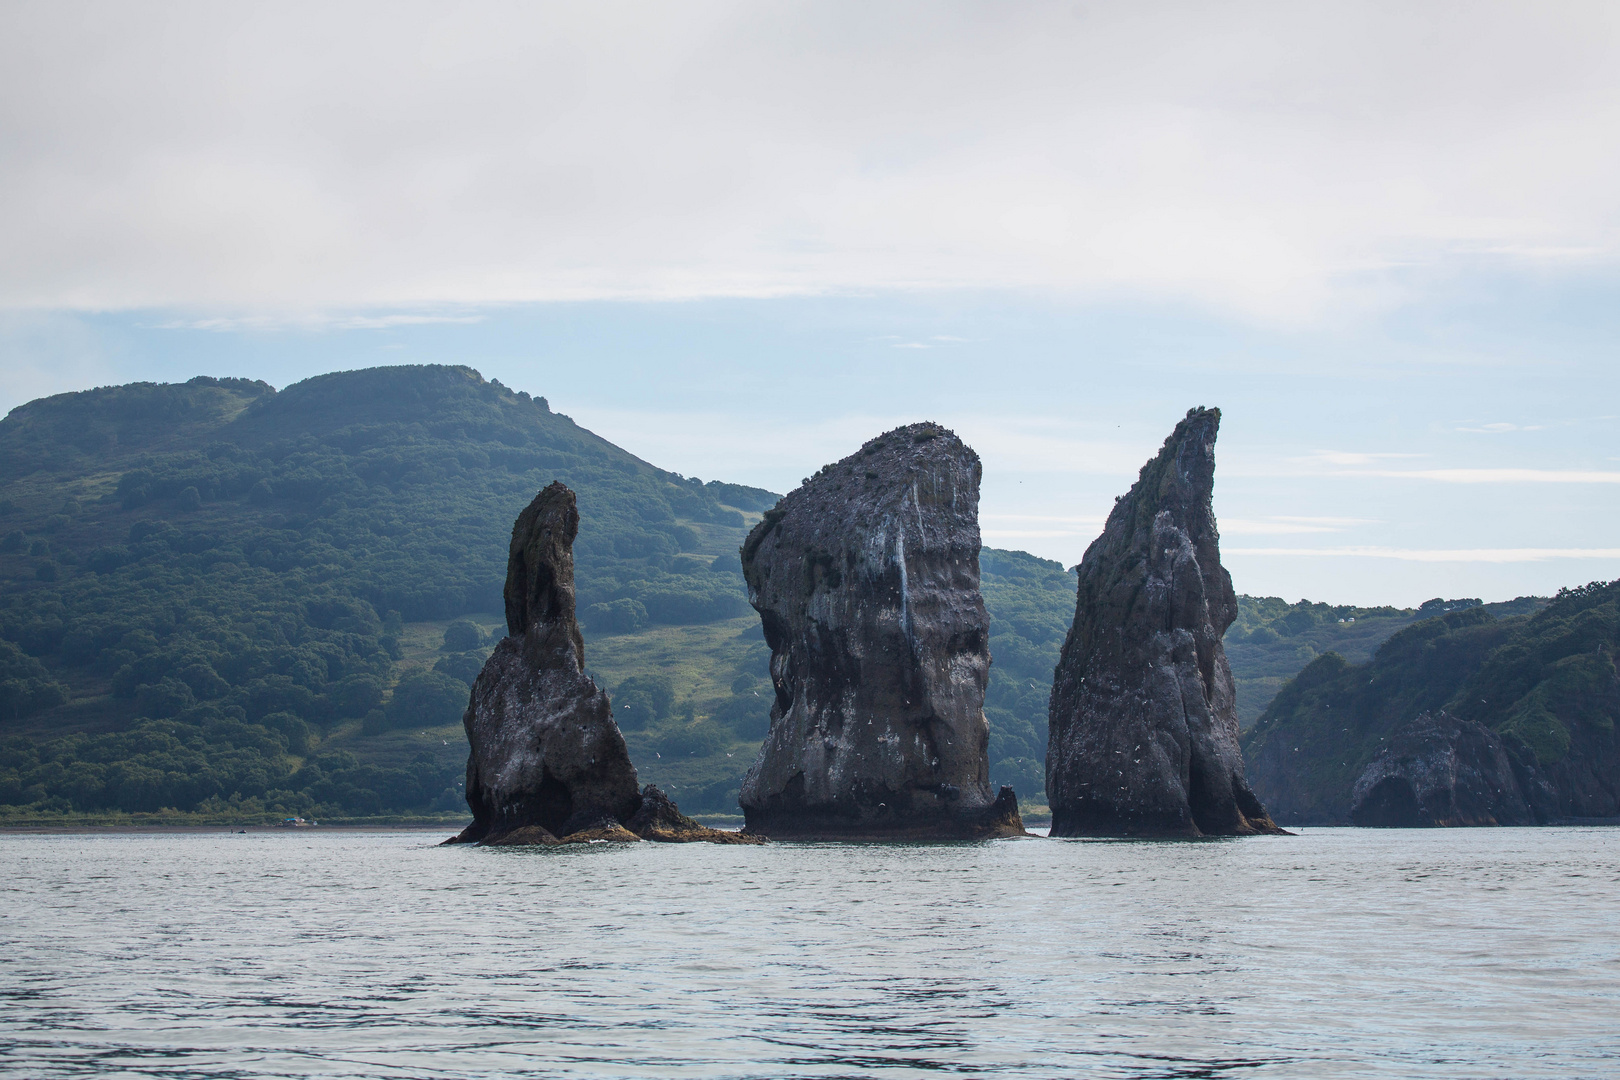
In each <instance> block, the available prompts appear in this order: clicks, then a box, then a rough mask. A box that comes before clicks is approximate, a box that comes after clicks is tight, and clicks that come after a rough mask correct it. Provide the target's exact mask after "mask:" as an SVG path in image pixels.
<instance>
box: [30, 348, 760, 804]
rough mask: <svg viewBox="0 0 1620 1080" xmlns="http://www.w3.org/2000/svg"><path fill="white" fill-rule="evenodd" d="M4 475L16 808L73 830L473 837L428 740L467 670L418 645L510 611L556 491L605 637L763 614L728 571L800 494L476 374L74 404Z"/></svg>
mask: <svg viewBox="0 0 1620 1080" xmlns="http://www.w3.org/2000/svg"><path fill="white" fill-rule="evenodd" d="M0 476H3V477H4V482H3V486H0V597H3V609H0V641H3V644H0V710H3V712H0V718H3V723H4V727H3V728H0V732H3V735H4V738H5V743H4V759H3V763H0V804H4V805H10V806H32V807H37V808H40V809H57V810H67V809H70V808H71V809H78V810H101V809H111V808H119V809H124V810H132V811H133V810H156V809H158V808H160V807H178V808H182V809H190V808H193V807H197V806H207V807H213V808H215V809H216V810H218V809H219V807H220V806H221V804H223V803H229V802H230V801H231V800H233V799H234V800H237V801H239V802H245V803H248V804H250V808H251V809H257V808H259V807H263V808H265V809H266V810H267V811H277V812H279V811H282V810H285V811H287V812H289V813H290V812H303V813H314V812H324V813H327V814H329V815H330V814H338V813H347V814H368V813H379V812H384V811H404V810H418V811H422V810H427V809H437V810H445V811H455V810H457V809H459V806H460V795H459V794H458V792H457V787H456V785H457V782H458V778H459V775H460V771H461V768H462V766H463V763H464V761H465V756H464V755H465V750H464V747H460V746H456V745H454V740H452V739H450V738H449V737H448V732H447V731H443V730H441V731H439V734H440V735H443V736H444V737H432V736H430V735H428V734H426V731H427V729H453V726H454V725H455V723H456V720H457V718H458V717H459V714H460V711H461V709H462V707H463V706H464V704H465V699H466V689H467V688H466V682H465V681H464V678H465V677H466V676H467V674H468V673H467V669H466V665H465V664H460V665H457V664H454V663H452V664H450V665H434V666H436V667H439V668H440V670H434V667H430V666H428V665H426V664H420V663H418V664H414V665H413V664H410V663H405V664H402V663H401V662H400V661H401V660H403V659H405V654H404V651H403V645H402V637H403V636H404V635H405V633H406V629H405V628H406V627H407V626H408V625H412V624H419V623H421V622H423V621H425V620H445V619H448V618H450V617H453V616H456V615H459V614H463V613H469V612H480V611H490V610H495V609H498V608H499V605H500V587H501V583H502V581H503V580H504V575H505V559H506V541H507V536H508V534H509V532H510V529H511V522H512V518H513V517H514V515H515V514H516V511H517V509H519V508H521V507H522V506H523V505H524V504H525V503H526V502H527V501H528V500H529V499H530V498H532V496H533V494H534V491H535V490H536V489H537V488H538V487H540V486H542V485H543V484H545V483H547V482H549V481H550V480H552V479H561V480H563V481H564V482H565V483H567V484H569V485H570V486H571V487H573V488H574V489H575V490H576V491H577V492H578V495H579V505H580V510H581V513H582V517H583V521H584V523H583V525H582V528H581V530H580V536H579V541H578V544H577V546H576V554H577V557H578V564H579V584H580V590H579V591H580V609H581V612H582V615H583V618H584V621H585V623H586V625H587V627H588V628H589V629H590V630H592V631H599V632H608V631H613V630H629V629H634V628H637V627H641V626H657V625H669V624H692V623H706V622H712V621H715V620H721V619H734V618H737V617H738V616H741V615H743V614H745V613H747V612H748V611H749V608H748V606H747V602H746V600H745V598H744V596H743V593H742V586H741V578H740V576H739V575H738V574H737V573H735V572H733V571H732V570H731V568H730V563H731V562H735V555H734V552H735V549H736V546H737V544H738V543H739V542H740V540H741V537H742V536H743V534H744V532H745V527H746V524H747V519H748V516H749V515H757V513H758V511H760V510H761V509H763V508H764V507H766V506H769V505H770V504H771V503H773V502H774V501H775V498H776V496H774V495H772V494H771V493H769V492H765V491H761V490H759V489H754V488H745V487H740V486H736V485H729V484H722V483H709V484H704V483H702V482H700V481H698V480H695V479H686V478H683V477H680V476H678V475H675V474H673V473H668V472H664V471H662V470H660V469H657V468H654V467H653V466H651V465H649V464H647V463H646V462H643V461H640V460H638V459H637V458H635V457H633V456H632V455H630V454H628V453H626V452H625V451H623V450H621V449H619V448H618V447H616V446H614V445H612V444H611V443H608V442H606V441H605V440H603V439H600V438H598V437H597V436H595V435H593V434H591V433H590V432H588V431H585V430H584V429H582V428H580V427H578V426H577V425H575V424H574V423H573V422H572V421H571V420H569V419H568V418H567V417H565V416H560V415H557V414H554V413H552V412H551V411H550V410H549V408H548V407H547V404H546V402H545V400H544V399H543V398H536V399H531V398H530V397H529V396H528V395H527V394H522V393H514V392H512V391H510V390H508V389H506V388H505V387H502V386H500V385H499V384H496V383H491V382H486V381H485V380H484V379H483V378H481V377H480V376H479V375H478V373H477V372H474V371H472V370H470V369H467V368H455V367H420V368H396V369H375V370H370V371H360V372H348V373H343V374H336V375H326V376H321V377H319V378H315V379H310V380H307V381H305V382H302V383H299V384H297V385H294V386H290V387H288V388H287V389H285V390H283V391H281V392H280V393H276V392H274V391H273V390H272V389H271V388H270V387H269V386H267V385H265V384H263V383H255V382H248V381H245V380H234V379H208V378H200V379H194V380H192V381H191V382H189V383H186V384H184V385H152V384H137V385H133V386H124V387H110V388H104V389H100V390H93V391H88V392H85V393H81V394H66V395H61V396H58V397H54V398H48V399H44V400H41V401H36V402H32V403H30V404H28V405H25V406H22V407H21V408H18V409H15V410H13V411H12V413H11V414H10V415H9V416H8V417H6V419H5V420H4V421H3V422H0ZM451 644H452V645H460V646H462V648H463V649H467V648H469V647H470V648H471V649H474V650H476V649H478V648H481V647H482V646H483V644H484V643H483V642H482V641H480V642H478V643H476V644H474V643H471V642H469V641H466V640H465V639H463V640H460V641H452V642H451ZM456 655H457V656H463V657H464V656H465V655H466V653H464V652H462V653H457V654H456ZM407 731H414V732H419V733H422V734H421V735H420V737H418V738H416V739H415V740H414V741H412V740H406V739H405V738H404V737H403V734H402V733H404V732H407ZM390 736H392V737H390ZM457 738H459V736H457ZM417 744H419V745H417ZM221 812H223V811H221Z"/></svg>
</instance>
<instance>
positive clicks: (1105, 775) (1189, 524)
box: [1046, 409, 1282, 836]
mask: <svg viewBox="0 0 1620 1080" xmlns="http://www.w3.org/2000/svg"><path fill="white" fill-rule="evenodd" d="M1220 419H1221V414H1220V410H1218V409H1192V410H1189V411H1188V413H1187V415H1186V418H1185V419H1183V420H1182V421H1181V422H1180V423H1179V424H1177V425H1176V429H1175V431H1174V432H1172V433H1171V435H1170V437H1169V438H1168V439H1166V440H1165V442H1164V446H1163V448H1162V449H1161V450H1160V451H1159V453H1158V455H1157V456H1156V457H1155V458H1154V459H1153V460H1152V461H1149V462H1148V463H1147V464H1146V465H1144V466H1142V471H1141V474H1140V476H1139V477H1138V479H1137V482H1136V484H1135V485H1134V486H1133V487H1132V488H1131V490H1130V492H1129V493H1128V494H1126V495H1125V496H1124V497H1123V498H1121V499H1119V500H1118V501H1117V502H1116V503H1115V504H1114V509H1113V511H1112V512H1111V513H1110V514H1109V515H1108V521H1107V524H1106V525H1105V526H1104V528H1103V533H1102V535H1101V536H1099V537H1098V538H1097V539H1096V540H1095V541H1093V542H1092V544H1091V546H1090V547H1088V548H1087V549H1086V553H1085V556H1084V558H1083V559H1082V560H1081V562H1080V568H1079V583H1078V592H1077V595H1076V599H1075V615H1074V624H1073V626H1071V627H1070V629H1069V634H1068V637H1067V638H1066V639H1065V640H1064V642H1063V651H1062V653H1061V655H1060V658H1059V660H1058V666H1057V671H1056V673H1055V676H1054V678H1053V682H1052V697H1051V712H1050V717H1049V722H1050V733H1051V734H1050V741H1049V743H1048V749H1047V755H1046V793H1047V800H1048V802H1049V803H1050V804H1051V807H1052V829H1051V835H1053V836H1205V835H1219V836H1244V835H1253V834H1256V833H1279V832H1282V830H1281V829H1279V828H1278V827H1277V825H1276V824H1275V823H1274V822H1273V821H1272V820H1271V818H1270V816H1269V815H1268V814H1267V813H1266V810H1265V807H1264V806H1262V805H1261V804H1260V800H1259V799H1258V798H1256V797H1255V794H1254V792H1253V791H1252V790H1251V789H1250V787H1249V783H1248V780H1247V779H1246V778H1245V776H1244V770H1243V755H1242V753H1241V751H1240V750H1239V749H1238V721H1237V708H1236V705H1237V696H1236V691H1235V688H1234V685H1233V682H1232V671H1231V668H1230V667H1228V665H1227V661H1226V652H1225V650H1224V649H1223V648H1222V646H1221V636H1222V635H1223V634H1225V633H1226V629H1227V627H1229V626H1231V625H1232V622H1233V620H1234V619H1235V618H1236V617H1237V597H1236V595H1235V594H1234V592H1233V591H1232V578H1231V575H1229V574H1228V573H1227V572H1226V569H1225V568H1224V567H1223V566H1222V565H1221V556H1220V534H1219V533H1218V532H1217V530H1216V526H1215V513H1214V509H1213V507H1212V503H1211V498H1212V494H1213V490H1214V483H1215V436H1216V432H1217V431H1218V429H1219V427H1220Z"/></svg>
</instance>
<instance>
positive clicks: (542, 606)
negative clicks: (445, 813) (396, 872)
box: [445, 483, 759, 847]
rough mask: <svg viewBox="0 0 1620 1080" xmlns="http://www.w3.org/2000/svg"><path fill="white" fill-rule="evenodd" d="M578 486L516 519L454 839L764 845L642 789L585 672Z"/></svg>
mask: <svg viewBox="0 0 1620 1080" xmlns="http://www.w3.org/2000/svg"><path fill="white" fill-rule="evenodd" d="M578 534H579V510H578V509H577V508H576V507H575V505H574V493H573V492H572V491H569V490H568V488H566V487H564V486H563V485H562V484H561V483H554V484H552V485H551V486H550V487H548V488H546V489H545V490H543V491H541V492H540V494H538V495H536V496H535V497H534V501H533V502H531V503H530V504H529V505H528V507H527V508H526V509H525V510H524V511H523V513H521V514H519V515H518V519H517V521H516V523H515V524H513V526H512V544H511V547H510V548H509V549H508V552H507V562H506V629H507V637H506V638H504V639H503V640H502V641H501V643H500V644H499V645H497V646H496V647H495V651H494V653H493V654H491V655H490V658H489V660H488V661H486V662H485V664H484V669H483V670H482V671H481V672H479V674H478V679H477V681H476V682H475V683H474V684H473V690H472V699H471V701H470V702H469V703H468V705H467V712H466V713H465V715H464V716H463V717H462V723H463V724H465V725H466V728H467V742H468V743H469V744H471V746H472V752H471V753H470V754H469V755H468V757H467V805H468V806H470V807H472V812H473V822H472V824H471V825H469V826H467V828H465V829H464V830H462V832H461V833H460V835H458V836H455V837H452V838H451V839H450V840H447V841H445V842H446V843H449V844H466V843H483V844H488V845H491V846H499V847H513V846H522V845H554V844H587V843H596V842H599V841H608V842H615V843H632V842H635V841H637V840H642V839H647V840H659V841H663V842H666V843H684V842H691V841H706V842H708V843H715V844H739V843H743V844H746V843H758V842H759V840H758V839H757V838H752V837H748V838H743V837H740V836H739V834H737V833H728V832H722V831H720V830H718V829H709V828H705V827H704V826H702V825H699V824H698V823H697V822H695V821H693V820H692V819H691V818H689V817H687V816H685V815H684V814H682V813H681V812H680V810H679V809H677V808H676V806H675V804H674V803H673V802H671V801H670V799H669V797H668V796H667V795H665V794H664V793H663V792H661V791H659V790H658V789H657V788H656V787H653V786H652V785H651V784H648V785H647V790H646V791H645V792H639V791H637V790H636V769H635V766H634V765H632V764H630V754H629V752H628V751H627V750H626V748H625V744H624V736H623V735H622V734H621V733H620V731H619V726H618V725H617V724H615V723H614V722H613V706H612V705H611V704H610V703H609V701H608V696H607V694H606V692H604V691H603V690H602V689H601V688H600V687H598V686H597V685H596V683H595V682H594V681H592V680H591V679H589V678H587V677H586V675H585V673H584V672H585V642H584V639H583V638H582V637H581V636H580V632H579V623H578V622H577V621H576V619H575V617H574V537H575V536H577V535H578Z"/></svg>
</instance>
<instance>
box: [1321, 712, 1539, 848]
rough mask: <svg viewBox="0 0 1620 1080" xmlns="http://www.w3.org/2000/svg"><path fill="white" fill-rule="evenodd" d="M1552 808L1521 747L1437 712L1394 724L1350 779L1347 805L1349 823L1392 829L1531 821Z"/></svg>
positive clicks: (1532, 756) (1531, 760) (1526, 751)
mask: <svg viewBox="0 0 1620 1080" xmlns="http://www.w3.org/2000/svg"><path fill="white" fill-rule="evenodd" d="M1556 813H1557V797H1556V796H1555V795H1554V793H1553V791H1552V788H1551V787H1550V786H1548V784H1547V782H1546V781H1545V780H1544V779H1542V777H1541V776H1540V775H1539V774H1538V772H1537V770H1536V767H1535V754H1534V753H1532V752H1531V751H1530V749H1529V747H1526V746H1524V745H1523V744H1521V743H1519V742H1518V741H1517V740H1516V739H1513V738H1512V737H1511V736H1509V737H1508V738H1507V739H1504V738H1503V737H1502V736H1500V735H1498V734H1497V733H1496V732H1494V731H1492V730H1491V729H1490V728H1488V727H1486V726H1485V725H1484V724H1481V723H1478V722H1476V721H1473V720H1461V719H1458V718H1457V717H1455V716H1452V715H1451V714H1450V713H1447V712H1444V711H1439V712H1433V713H1427V712H1426V713H1423V714H1421V715H1419V716H1417V717H1416V718H1414V719H1412V720H1410V721H1408V722H1407V723H1405V724H1403V725H1401V727H1399V728H1397V729H1396V731H1395V733H1394V735H1393V736H1392V737H1391V738H1390V740H1389V742H1388V743H1387V744H1386V745H1385V746H1384V748H1383V749H1382V750H1380V751H1379V753H1378V756H1377V757H1375V758H1373V760H1372V761H1370V762H1369V763H1368V764H1367V767H1366V768H1365V769H1364V770H1362V773H1361V776H1360V777H1358V778H1357V779H1356V786H1355V788H1354V789H1353V791H1352V793H1351V804H1350V821H1351V822H1352V823H1353V824H1356V825H1365V826H1373V827H1383V828H1397V829H1412V828H1426V827H1436V826H1439V827H1445V826H1467V825H1539V824H1543V823H1545V822H1546V821H1548V820H1549V819H1551V818H1552V817H1554V816H1555V815H1556Z"/></svg>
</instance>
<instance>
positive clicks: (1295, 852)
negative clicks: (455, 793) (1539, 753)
mask: <svg viewBox="0 0 1620 1080" xmlns="http://www.w3.org/2000/svg"><path fill="white" fill-rule="evenodd" d="M439 839H441V837H439V836H438V835H437V834H433V833H420V832H380V831H379V832H358V831H332V832H324V831H301V832H298V833H265V832H258V833H249V834H245V835H243V834H226V833H213V834H202V835H197V834H192V835H183V834H135V835H130V834H125V835H87V834H57V835H15V834H13V835H5V836H0V866H4V867H5V868H6V873H5V874H4V875H3V883H0V1073H3V1074H4V1075H7V1076H18V1077H22V1076H28V1077H39V1078H45V1077H79V1076H98V1077H105V1076H131V1077H136V1076H139V1077H295V1076H296V1077H303V1076H323V1077H326V1076H330V1077H429V1078H439V1077H486V1076H489V1077H493V1076H546V1077H554V1076H563V1077H681V1076H694V1077H696V1076H701V1077H817V1078H821V1077H909V1076H922V1075H932V1074H937V1073H946V1074H951V1075H963V1076H980V1075H983V1076H1030V1077H1054V1076H1060V1077H1069V1076H1075V1077H1080V1076H1084V1077H1225V1076H1287V1077H1340V1076H1346V1077H1348V1076H1389V1077H1536V1076H1557V1077H1582V1076H1592V1077H1597V1076H1613V1075H1616V1074H1617V1073H1620V1028H1617V1025H1616V1024H1615V1022H1614V1019H1615V1017H1616V1016H1620V938H1617V937H1616V935H1615V934H1614V911H1615V900H1616V898H1617V896H1620V832H1616V831H1614V830H1604V829H1585V828H1558V829H1489V830H1432V831H1387V832H1386V831H1371V830H1350V829H1343V830H1338V829H1323V830H1317V829H1312V830H1308V831H1307V832H1306V833H1305V834H1304V835H1302V836H1298V837H1293V838H1287V837H1279V838H1254V839H1245V840H1223V841H1206V842H1197V843H1165V842H1160V843H1151V842H1150V843H1140V842H1119V841H1116V842H1073V841H1038V840H1021V841H1020V840H1014V841H999V842H991V843H983V844H950V845H929V846H920V845H916V846H913V845H898V844H896V845H867V846H844V845H831V844H826V845H796V844H772V845H768V846H765V847H761V848H754V847H711V846H708V845H701V844H694V845H684V846H666V845H658V844H649V843H643V844H635V845H623V846H619V845H597V846H593V847H575V848H567V849H561V850H558V849H550V850H546V849H539V850H522V849H507V850H501V849H475V848H453V849H444V848H436V847H433V846H431V845H432V844H433V843H434V842H435V841H437V840H439Z"/></svg>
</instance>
